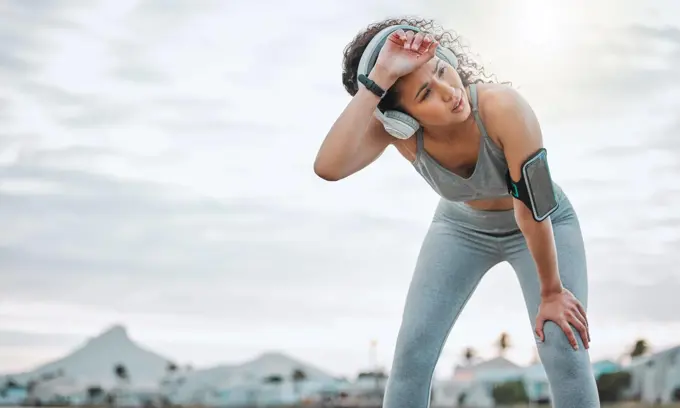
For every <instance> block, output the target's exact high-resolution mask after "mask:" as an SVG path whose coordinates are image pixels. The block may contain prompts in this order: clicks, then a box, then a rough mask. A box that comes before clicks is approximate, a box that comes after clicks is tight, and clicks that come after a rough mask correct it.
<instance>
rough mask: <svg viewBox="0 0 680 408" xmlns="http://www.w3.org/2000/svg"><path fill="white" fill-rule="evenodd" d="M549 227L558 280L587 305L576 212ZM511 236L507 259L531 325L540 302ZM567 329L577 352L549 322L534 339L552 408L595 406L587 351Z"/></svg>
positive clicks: (519, 243)
mask: <svg viewBox="0 0 680 408" xmlns="http://www.w3.org/2000/svg"><path fill="white" fill-rule="evenodd" d="M553 231H554V235H555V243H556V247H557V258H558V267H559V271H560V278H561V280H562V284H563V286H564V287H565V288H567V289H568V290H569V291H571V292H572V293H573V294H574V296H576V298H578V299H579V301H580V302H581V303H582V304H583V306H584V307H585V308H587V304H588V272H587V266H586V253H585V248H584V245H583V238H582V235H581V228H580V226H579V223H578V218H577V217H576V214H575V213H574V212H573V211H571V212H568V213H567V214H563V215H562V216H561V217H559V218H558V219H556V222H555V223H554V225H553ZM513 240H514V242H513V244H512V245H511V246H510V247H511V248H512V251H510V252H509V259H508V260H509V262H510V264H511V265H512V266H513V268H514V269H515V271H516V273H517V276H518V279H519V282H520V285H521V287H522V292H523V295H524V300H525V302H526V306H527V312H528V314H529V318H530V319H531V325H532V327H534V325H535V320H536V319H535V318H536V315H537V313H538V307H539V304H540V301H541V297H540V281H539V278H538V273H537V270H536V264H535V262H534V260H533V257H532V256H531V253H530V252H529V250H528V248H527V247H526V241H525V240H524V239H523V237H514V238H513ZM572 331H573V332H574V335H575V336H576V338H577V340H578V342H579V349H578V350H577V351H575V350H574V349H573V348H572V347H571V345H570V344H569V341H568V339H567V336H566V335H565V334H564V332H563V331H562V329H561V328H560V327H559V326H557V325H556V324H555V323H553V322H551V321H548V322H546V323H545V326H544V334H545V342H542V343H541V342H538V352H539V355H540V358H541V362H542V363H543V366H544V368H545V371H546V374H547V377H548V381H549V383H550V389H551V393H552V399H553V406H554V407H557V408H567V407H574V408H576V407H579V408H593V407H599V406H600V405H599V397H598V393H597V387H596V384H595V378H594V376H593V372H592V367H591V364H590V357H589V353H588V350H586V349H585V348H584V346H583V342H582V340H581V337H580V334H579V333H578V332H577V331H576V329H575V328H573V327H572ZM534 336H535V335H534ZM535 338H536V336H535ZM536 339H537V338H536ZM537 340H538V339H537Z"/></svg>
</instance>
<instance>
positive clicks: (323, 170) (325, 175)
mask: <svg viewBox="0 0 680 408" xmlns="http://www.w3.org/2000/svg"><path fill="white" fill-rule="evenodd" d="M314 174H316V175H317V176H318V177H319V178H321V179H323V180H326V181H339V180H341V179H342V177H341V176H340V175H339V174H338V173H337V172H335V171H333V170H332V169H330V168H328V166H324V165H322V164H321V163H319V160H316V161H315V162H314Z"/></svg>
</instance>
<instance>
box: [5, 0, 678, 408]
mask: <svg viewBox="0 0 680 408" xmlns="http://www.w3.org/2000/svg"><path fill="white" fill-rule="evenodd" d="M402 15H419V16H423V17H429V18H435V19H437V21H438V22H439V23H441V24H442V25H443V26H445V27H446V28H448V29H452V30H455V31H456V32H457V33H458V34H460V35H461V36H462V37H463V38H464V39H465V43H466V44H468V45H469V46H470V47H471V50H472V51H473V52H474V53H475V54H477V55H478V58H479V60H480V61H481V62H483V63H484V64H485V66H486V67H487V69H488V70H490V71H491V72H493V73H494V74H496V76H497V77H498V79H499V80H502V81H511V82H512V84H513V86H515V87H516V88H517V89H518V90H519V91H520V92H521V93H522V94H523V95H524V96H525V97H526V98H527V99H528V100H529V102H530V103H531V104H532V107H533V109H534V110H535V111H536V113H537V115H538V117H539V120H540V121H541V126H542V129H543V134H544V140H545V145H546V147H547V148H548V150H549V151H550V155H551V168H552V172H553V176H554V177H555V179H556V180H557V182H558V183H559V184H560V185H561V186H562V187H563V188H564V189H565V191H566V192H567V194H568V195H569V197H570V199H571V201H572V202H573V204H574V205H575V207H576V210H577V212H578V214H579V217H580V220H581V225H582V229H583V233H584V236H585V240H586V248H587V252H588V261H589V273H590V301H589V319H590V323H591V335H592V345H591V358H592V360H593V362H594V363H597V364H599V365H597V366H596V368H597V370H596V371H597V372H598V375H599V374H600V373H602V374H603V375H604V374H606V376H605V378H606V381H605V380H602V381H603V382H605V383H616V384H624V383H625V384H626V385H625V386H623V385H621V386H619V385H617V386H616V387H619V388H620V389H621V390H622V391H620V392H619V391H616V392H614V394H616V398H620V399H645V400H647V401H649V402H655V401H658V402H664V403H670V402H672V401H673V400H674V399H680V354H679V353H680V348H679V346H680V314H679V312H680V296H679V295H680V277H679V276H680V275H678V265H679V264H680V251H678V248H679V247H680V212H679V211H678V208H680V178H679V176H680V138H679V137H678V136H679V133H678V129H679V125H680V122H679V119H678V118H679V116H678V112H680V98H679V97H678V95H679V92H678V91H680V76H678V72H680V2H677V1H674V0H653V1H648V2H633V1H620V0H619V1H614V0H598V1H588V2H587V1H585V0H570V1H566V0H565V1H557V0H554V1H552V0H551V1H547V0H514V1H512V2H508V1H501V0H484V1H471V0H449V1H440V0H425V1H422V0H421V1H412V0H402V1H389V2H388V1H383V0H361V1H359V0H343V1H340V0H325V1H323V2H317V3H313V2H306V1H303V0H296V1H292V0H282V1H273V0H259V1H250V2H236V1H231V0H221V1H219V0H165V1H161V0H155V1H152V0H146V1H143V0H63V1H57V0H51V1H50V0H4V1H2V2H0V84H2V87H1V88H2V91H1V92H0V120H1V123H2V126H0V225H2V229H1V230H0V373H5V374H6V375H3V376H0V380H1V381H0V404H2V403H4V404H9V405H15V404H19V403H22V402H25V401H32V402H28V403H30V404H34V403H36V401H38V400H40V401H41V402H42V403H43V404H48V403H52V404H57V403H58V404H65V403H71V404H81V403H87V404H95V403H108V404H117V405H139V404H142V403H144V404H151V403H152V401H156V402H153V403H158V400H159V398H160V399H161V400H162V401H163V402H162V403H163V404H168V403H172V404H193V405H219V406H228V405H234V406H235V405H239V404H240V405H266V404H269V405H277V404H278V405H281V404H298V403H305V402H308V403H312V402H309V401H317V402H318V401H329V399H333V398H339V397H338V396H339V395H341V394H342V398H341V399H343V398H344V401H348V399H347V398H349V399H350V400H351V404H354V405H358V404H365V405H371V404H373V405H376V404H379V399H380V390H381V387H382V386H383V384H384V378H385V376H387V375H389V369H390V364H391V357H392V352H393V348H394V342H395V339H396V332H397V329H398V326H399V323H400V317H401V310H402V307H403V303H404V299H405V295H406V290H407V287H408V284H409V280H410V276H411V273H412V269H413V267H414V265H415V260H416V256H417V253H418V250H419V247H420V243H421V241H422V238H423V236H424V234H425V232H426V230H427V228H428V225H429V221H430V219H431V217H432V213H433V210H434V207H435V205H436V203H437V201H438V197H437V196H436V194H435V193H434V192H433V191H432V190H431V189H430V187H429V186H427V184H426V183H424V182H423V181H422V179H421V178H420V176H418V175H417V174H416V173H415V172H414V171H413V170H412V169H411V168H410V166H409V165H408V163H406V162H405V161H404V160H403V159H402V158H401V157H400V156H399V155H398V153H397V152H396V150H394V149H390V150H388V151H387V152H386V153H385V154H384V155H383V156H382V158H381V159H380V160H379V161H377V162H376V163H374V164H373V165H372V166H370V167H369V168H367V169H366V170H364V171H362V172H360V173H358V174H356V175H355V176H353V177H350V178H349V179H347V180H343V181H341V182H338V183H328V182H325V181H323V180H321V179H320V178H318V177H316V175H315V174H314V172H313V170H312V163H313V161H314V158H315V155H316V152H317V149H318V147H319V145H320V143H321V141H322V139H323V137H324V136H325V135H326V132H327V131H328V129H329V128H330V126H331V124H332V123H333V121H334V120H335V119H336V118H337V115H338V114H339V113H340V112H341V110H342V109H343V108H344V106H345V105H346V104H347V103H348V101H349V98H350V97H349V96H348V95H347V94H346V93H345V91H344V89H343V87H342V83H341V61H342V51H343V48H344V46H345V45H346V44H347V43H349V42H350V41H351V39H352V38H353V37H354V35H355V34H356V33H357V32H358V31H359V30H361V29H362V28H364V27H365V26H366V25H367V24H369V23H372V22H375V21H379V20H382V19H383V18H386V17H393V16H402ZM530 323H531V322H530V321H529V319H528V318H527V314H526V311H525V306H524V301H523V299H522V294H521V291H520V288H519V284H518V282H517V280H516V277H515V275H514V272H513V271H512V269H511V268H510V266H509V265H507V264H502V265H498V266H497V267H495V268H493V269H492V270H491V271H490V272H489V273H488V274H487V276H486V278H485V279H484V280H483V281H482V283H481V285H480V286H479V288H478V289H477V292H476V294H475V296H474V297H473V298H472V299H471V301H470V302H469V303H468V305H467V307H466V309H465V310H464V312H463V314H462V315H461V316H460V318H459V320H458V323H457V324H456V326H455V327H454V329H453V330H452V332H451V335H450V337H449V340H448V342H447V343H446V345H445V347H444V349H443V352H442V355H441V359H440V363H439V365H438V367H437V370H436V372H435V376H436V381H435V383H434V385H433V387H434V388H433V404H434V405H440V406H457V405H461V404H464V403H466V402H465V401H464V400H465V398H468V401H467V404H468V405H466V406H474V405H471V404H477V406H491V405H489V404H493V403H498V400H497V398H496V400H494V398H493V396H494V391H493V390H494V389H496V390H497V389H499V383H503V384H506V385H507V384H510V383H512V382H513V381H514V382H520V383H522V384H524V385H523V386H522V387H520V388H521V389H522V390H524V391H523V392H525V393H526V394H527V395H528V397H529V399H533V400H534V401H541V400H544V399H545V395H547V394H546V392H547V391H546V388H545V387H546V384H545V378H544V377H545V375H544V373H543V372H542V369H541V367H540V364H536V363H537V359H536V356H535V352H534V343H533V335H532V329H531V324H530ZM631 354H632V355H633V356H635V357H636V358H631ZM485 370H486V371H485ZM621 372H624V373H628V374H627V377H626V376H617V375H616V373H621ZM475 373H476V374H475ZM624 377H626V378H624ZM508 387H510V386H508ZM501 388H502V387H501ZM619 388H617V390H618V389H619ZM93 390H94V391H93ZM97 390H99V391H97ZM513 390H514V389H513ZM515 391H516V390H515ZM515 391H512V390H511V391H509V393H510V394H513V393H514V392H515ZM466 392H467V394H466V395H467V397H461V395H463V394H465V393H466ZM601 392H605V393H606V392H613V391H601ZM470 395H473V396H475V397H474V399H473V397H470ZM513 395H514V394H513ZM362 398H363V399H362ZM461 398H462V399H463V401H461ZM140 401H141V402H140ZM333 401H335V402H332V403H333V404H339V403H340V402H337V400H333ZM376 401H377V402H376ZM348 404H350V403H348Z"/></svg>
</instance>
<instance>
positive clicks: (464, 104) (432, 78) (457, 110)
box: [398, 57, 470, 127]
mask: <svg viewBox="0 0 680 408" xmlns="http://www.w3.org/2000/svg"><path fill="white" fill-rule="evenodd" d="M398 86H399V88H398V90H399V102H400V104H401V106H403V107H404V108H405V109H406V111H407V112H408V113H409V114H410V115H411V116H413V117H415V118H416V119H417V120H418V122H420V124H421V125H422V126H424V127H445V126H451V125H455V124H457V123H461V122H463V121H465V120H466V119H467V118H468V116H469V115H470V105H469V103H468V97H467V93H466V92H465V87H464V86H463V82H462V81H461V79H460V76H459V75H458V72H456V70H455V69H454V68H453V66H451V65H450V64H448V63H446V62H445V61H444V60H441V59H439V58H438V57H434V58H432V59H431V60H430V61H428V62H427V63H426V64H424V65H423V66H421V67H420V68H418V69H417V70H415V71H413V72H412V73H410V74H408V75H406V76H404V77H402V78H401V79H400V80H399V84H398Z"/></svg>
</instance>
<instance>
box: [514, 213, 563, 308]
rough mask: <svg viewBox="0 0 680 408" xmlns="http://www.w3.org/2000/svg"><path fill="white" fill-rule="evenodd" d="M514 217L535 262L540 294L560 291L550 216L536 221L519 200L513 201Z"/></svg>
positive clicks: (560, 282)
mask: <svg viewBox="0 0 680 408" xmlns="http://www.w3.org/2000/svg"><path fill="white" fill-rule="evenodd" d="M515 219H516V220H517V225H518V226H519V228H520V230H521V231H522V234H523V235H524V238H525V240H526V242H527V247H528V248H529V252H530V253H531V256H532V257H533V259H534V262H535V263H536V270H537V271H538V277H539V280H540V282H541V296H542V297H545V296H549V295H551V294H554V293H560V292H561V291H562V281H561V279H560V274H559V268H558V264H557V248H556V247H555V237H554V236H553V230H552V222H551V220H550V218H548V219H546V220H543V221H542V222H536V220H534V219H533V217H532V215H531V212H530V211H529V209H528V208H526V206H525V205H524V204H523V203H521V202H516V203H515Z"/></svg>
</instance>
